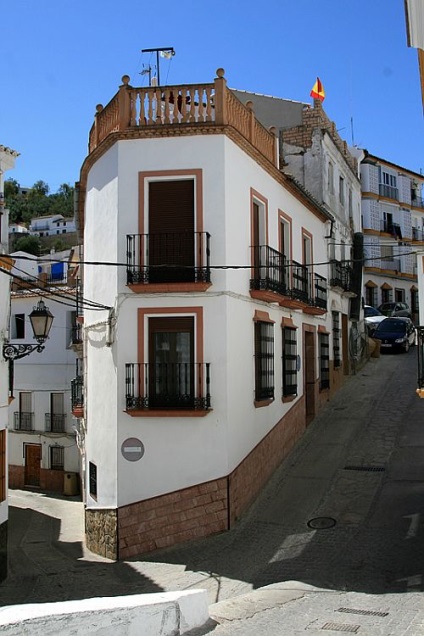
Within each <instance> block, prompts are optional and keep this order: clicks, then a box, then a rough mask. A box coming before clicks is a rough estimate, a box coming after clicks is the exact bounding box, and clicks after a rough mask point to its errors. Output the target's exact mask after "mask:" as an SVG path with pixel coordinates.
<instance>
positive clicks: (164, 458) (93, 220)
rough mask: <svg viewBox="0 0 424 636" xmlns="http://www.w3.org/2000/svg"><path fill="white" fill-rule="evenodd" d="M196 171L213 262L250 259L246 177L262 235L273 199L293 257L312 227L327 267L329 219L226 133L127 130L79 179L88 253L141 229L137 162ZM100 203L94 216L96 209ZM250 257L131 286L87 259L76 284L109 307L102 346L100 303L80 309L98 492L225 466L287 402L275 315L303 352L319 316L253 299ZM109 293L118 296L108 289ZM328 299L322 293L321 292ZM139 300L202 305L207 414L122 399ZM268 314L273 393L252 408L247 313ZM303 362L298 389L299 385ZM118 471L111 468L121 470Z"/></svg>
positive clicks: (139, 492)
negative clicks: (185, 282) (84, 180)
mask: <svg viewBox="0 0 424 636" xmlns="http://www.w3.org/2000/svg"><path fill="white" fill-rule="evenodd" d="M190 168H193V169H202V170H203V211H204V230H205V231H207V232H209V233H210V234H211V237H212V238H211V265H212V266H215V265H224V264H230V265H243V266H249V265H250V258H251V256H250V246H251V234H250V233H251V230H250V227H251V224H250V206H251V193H250V190H251V188H253V189H254V190H256V191H258V192H259V193H260V194H261V195H262V196H263V197H266V199H267V200H268V224H269V239H268V244H269V245H270V246H271V247H273V248H274V249H278V210H282V211H283V212H285V213H286V214H288V215H290V216H291V217H292V224H293V259H294V260H297V261H298V262H303V256H302V242H301V236H302V228H303V229H306V230H307V231H308V232H310V233H311V234H312V235H313V250H314V254H313V256H314V262H316V263H323V264H322V265H317V266H316V267H315V271H316V272H317V273H319V274H321V275H323V276H325V277H327V278H328V266H327V264H326V262H327V252H326V250H327V245H326V241H325V240H324V236H325V235H326V232H327V225H326V223H324V222H323V220H322V218H318V216H316V215H314V214H312V213H311V212H310V211H309V210H306V209H305V207H304V206H303V205H302V203H301V202H300V201H299V200H298V199H297V198H296V197H295V196H294V195H292V194H290V193H289V192H288V191H287V190H285V189H284V188H282V186H281V185H280V184H279V183H277V182H276V181H275V180H274V179H273V178H272V177H271V176H270V175H269V174H268V173H267V172H266V171H265V170H263V169H262V168H260V167H259V165H258V164H257V163H256V162H255V161H254V160H252V159H251V158H250V157H248V156H247V155H246V154H245V153H244V152H243V151H242V150H241V149H240V148H239V147H238V146H236V145H235V144H234V143H233V142H232V141H230V140H229V139H228V138H227V137H225V136H223V135H211V136H193V137H182V138H170V139H169V138H167V139H162V138H159V139H145V140H142V141H124V142H119V143H118V144H115V145H114V146H113V147H112V148H111V149H110V150H108V151H107V152H106V154H105V155H103V156H102V157H101V159H100V160H99V161H98V162H97V163H96V164H95V166H94V167H93V168H92V169H91V171H90V174H89V179H88V185H87V201H86V213H85V214H86V225H85V259H86V260H88V261H90V260H98V261H118V262H121V263H125V260H126V254H125V251H126V241H125V238H126V234H130V233H137V232H138V231H139V226H138V212H139V192H138V187H139V184H138V178H139V177H138V174H139V172H141V171H152V170H177V169H190ZM99 214H101V218H102V224H101V227H99V223H98V219H99ZM249 279H250V268H249V267H246V268H241V269H229V270H221V269H212V281H213V284H212V286H211V288H210V289H209V290H208V291H207V292H205V293H190V294H184V293H179V294H135V293H133V292H131V291H130V290H129V289H128V288H127V287H126V285H125V282H126V273H125V267H121V268H107V267H105V266H98V267H96V268H90V267H86V268H85V287H84V295H85V296H86V297H87V298H90V299H92V300H96V301H97V302H101V303H104V304H106V305H110V306H113V307H114V308H115V309H116V315H117V328H116V332H115V338H114V343H113V345H112V347H110V348H109V347H107V346H106V322H107V312H106V311H105V312H99V313H96V312H94V311H86V312H85V316H84V330H85V334H86V336H85V337H86V339H87V349H86V353H87V394H86V395H87V440H86V449H87V460H88V461H92V462H94V463H95V464H96V465H97V467H98V469H97V470H98V473H97V483H98V494H97V501H94V500H93V499H92V498H90V497H89V496H88V497H87V503H88V505H89V506H96V505H97V506H100V507H103V506H105V507H107V506H116V505H118V506H122V505H125V504H129V503H131V502H134V501H138V500H141V499H144V498H147V497H153V496H155V495H159V494H162V493H165V492H169V491H173V490H177V489H180V488H184V487H187V486H190V485H193V484H196V483H199V482H202V481H208V480H210V479H214V478H218V477H221V476H223V475H227V474H228V473H229V472H230V471H231V470H233V469H234V468H235V467H236V466H237V465H238V463H239V462H240V461H241V460H242V459H243V458H244V457H245V456H246V455H247V454H248V452H250V450H252V448H253V447H254V446H255V445H256V444H257V443H258V442H259V441H260V440H261V439H262V438H263V437H264V436H265V435H266V434H267V433H268V432H269V431H270V430H271V428H272V427H273V426H275V424H276V423H277V422H278V421H279V420H280V419H281V418H282V417H283V416H284V414H285V413H287V411H288V410H289V408H290V407H292V406H293V403H291V404H290V405H287V404H283V403H282V401H281V385H282V381H281V373H282V370H281V319H282V317H283V316H285V317H290V316H291V317H292V319H293V321H294V323H295V324H296V325H297V326H298V327H299V328H298V342H299V345H298V353H299V355H300V356H302V348H301V332H302V323H308V324H312V325H316V326H317V325H324V326H326V327H327V330H328V331H329V332H331V313H330V312H329V313H327V314H326V315H325V316H322V317H313V316H310V315H308V316H307V315H305V314H303V313H302V312H294V311H293V312H290V311H289V310H287V309H282V308H280V307H278V306H277V305H270V304H268V303H261V302H258V301H253V300H252V299H251V298H250V294H249ZM116 296H117V298H116ZM330 302H331V299H329V303H330ZM139 307H149V308H151V307H153V308H154V307H168V308H169V307H188V308H189V307H202V308H203V316H204V334H205V339H204V360H205V361H206V362H210V363H211V394H212V411H211V412H210V413H208V414H207V415H206V416H205V417H170V418H166V417H163V418H156V417H131V416H129V415H128V414H126V413H125V412H124V409H125V382H124V378H125V376H124V374H125V364H126V363H129V362H136V361H137V360H138V356H137V309H138V308H139ZM255 309H260V310H262V311H267V312H268V313H269V315H270V317H271V319H273V320H275V396H276V399H275V401H274V402H273V403H272V404H271V405H270V406H269V407H266V408H260V409H258V408H255V407H254V360H253V353H254V349H253V316H254V311H255ZM302 378H303V371H301V372H300V373H299V377H298V380H299V392H300V393H301V391H302V388H303V384H302ZM128 437H138V438H139V439H140V440H141V441H142V443H143V444H144V446H145V454H144V456H143V458H142V459H141V460H140V461H138V462H133V463H131V462H128V461H126V460H124V459H123V457H122V456H121V452H120V448H121V444H122V442H123V440H125V439H126V438H128ZM117 477H118V479H117Z"/></svg>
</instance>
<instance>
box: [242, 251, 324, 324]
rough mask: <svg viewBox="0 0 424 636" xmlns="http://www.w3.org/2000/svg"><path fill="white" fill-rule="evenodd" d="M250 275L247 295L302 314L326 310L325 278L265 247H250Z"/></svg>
mask: <svg viewBox="0 0 424 636" xmlns="http://www.w3.org/2000/svg"><path fill="white" fill-rule="evenodd" d="M252 254H253V262H254V265H253V268H252V269H253V278H251V279H250V294H251V296H252V297H254V298H258V299H259V300H264V301H267V302H278V303H279V304H280V305H282V306H285V307H291V308H297V309H303V311H304V312H305V313H325V311H326V310H327V279H326V278H324V277H323V276H320V275H319V274H315V273H314V274H311V273H310V272H309V269H308V267H307V266H306V265H301V264H300V263H297V262H296V261H288V260H287V259H286V257H285V256H284V255H283V254H281V253H280V252H278V251H277V250H274V249H273V248H271V247H269V246H268V245H258V246H254V247H253V248H252Z"/></svg>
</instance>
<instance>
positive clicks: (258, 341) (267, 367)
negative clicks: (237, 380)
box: [255, 322, 274, 401]
mask: <svg viewBox="0 0 424 636" xmlns="http://www.w3.org/2000/svg"><path fill="white" fill-rule="evenodd" d="M255 399H256V400H257V401H260V400H273V399H274V325H273V324H272V323H269V322H256V323H255Z"/></svg>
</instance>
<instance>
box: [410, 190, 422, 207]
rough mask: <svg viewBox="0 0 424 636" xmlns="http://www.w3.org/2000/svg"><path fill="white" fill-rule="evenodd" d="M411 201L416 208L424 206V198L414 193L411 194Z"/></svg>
mask: <svg viewBox="0 0 424 636" xmlns="http://www.w3.org/2000/svg"><path fill="white" fill-rule="evenodd" d="M411 203H412V206H413V207H414V208H424V199H423V198H422V197H419V196H418V195H415V194H414V193H412V194H411Z"/></svg>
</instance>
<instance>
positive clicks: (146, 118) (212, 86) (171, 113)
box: [88, 68, 278, 167]
mask: <svg viewBox="0 0 424 636" xmlns="http://www.w3.org/2000/svg"><path fill="white" fill-rule="evenodd" d="M224 73H225V72H224V70H223V69H222V68H220V69H218V70H217V72H216V74H217V77H216V78H215V79H214V81H213V82H211V83H208V84H191V85H178V86H149V87H145V86H144V87H138V88H136V87H133V86H131V85H130V84H129V82H130V78H129V77H128V75H124V76H123V78H122V85H121V86H120V88H119V91H118V92H117V93H116V94H115V96H114V97H112V99H111V100H110V101H109V103H108V104H107V105H106V106H105V107H103V106H101V105H100V106H98V107H97V113H96V116H95V121H94V124H93V126H92V128H91V130H90V136H89V144H88V146H89V153H90V154H91V153H92V152H93V151H94V150H95V149H96V148H97V147H98V146H99V144H101V143H102V141H103V140H105V139H106V138H107V137H108V136H109V135H111V134H116V133H118V134H119V133H122V132H124V131H126V132H128V133H130V134H133V135H134V134H137V135H138V136H146V137H147V136H149V135H150V134H151V130H149V128H150V129H151V128H152V127H154V128H155V129H156V130H157V128H158V127H162V128H163V129H168V130H169V134H171V135H175V134H178V133H180V134H193V132H192V128H193V127H194V126H199V127H202V128H203V129H207V128H216V127H220V128H222V127H223V126H229V127H231V129H232V130H233V131H234V132H235V133H236V134H238V135H241V136H242V137H244V138H245V139H246V140H247V141H249V142H250V143H251V144H252V146H253V147H254V148H255V149H256V151H258V152H259V153H260V154H261V155H262V156H263V157H265V158H266V159H267V160H268V161H269V162H271V163H272V164H273V165H274V166H277V167H278V157H277V154H278V153H277V139H276V136H275V134H274V132H272V131H269V130H267V129H266V128H265V127H264V126H262V124H261V123H260V122H259V121H258V120H257V119H255V116H254V113H253V110H252V108H250V107H249V106H245V105H244V104H242V103H241V102H240V101H239V100H238V99H237V98H236V96H235V95H234V93H232V91H231V90H230V89H229V88H227V84H226V80H225V77H224ZM177 129H178V132H176V130H177ZM157 134H161V133H160V132H159V133H157Z"/></svg>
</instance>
